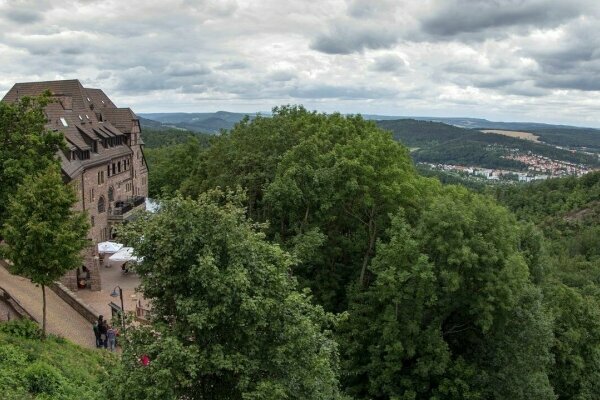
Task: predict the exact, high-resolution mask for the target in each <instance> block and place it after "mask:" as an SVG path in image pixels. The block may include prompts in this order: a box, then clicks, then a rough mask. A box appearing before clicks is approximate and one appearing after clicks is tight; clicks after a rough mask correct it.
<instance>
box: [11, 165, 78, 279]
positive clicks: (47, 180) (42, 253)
mask: <svg viewBox="0 0 600 400" xmlns="http://www.w3.org/2000/svg"><path fill="white" fill-rule="evenodd" d="M76 200H77V199H76V196H75V193H74V192H73V190H72V189H71V188H70V187H69V186H67V185H64V184H63V181H62V178H61V175H60V171H59V169H58V167H57V166H51V167H49V168H48V169H46V170H45V171H43V172H41V173H38V174H36V175H33V176H28V177H26V178H25V179H24V181H23V184H21V185H20V186H19V188H18V190H17V192H16V193H15V195H14V196H13V197H12V198H11V199H10V202H9V205H8V213H9V218H8V220H7V221H6V223H5V226H4V230H3V233H4V239H5V246H4V251H5V255H6V257H7V258H8V259H9V260H10V261H12V263H13V264H12V266H11V269H12V271H13V272H14V273H16V274H19V275H23V276H25V277H27V278H29V279H31V281H32V282H33V283H37V284H40V285H49V284H50V283H52V282H54V281H55V280H56V279H58V278H60V277H61V276H62V275H63V274H64V273H65V272H66V271H68V270H70V269H73V268H76V267H77V266H79V264H80V260H81V259H80V251H81V250H82V249H83V248H84V247H85V246H86V245H87V241H86V236H87V231H88V224H87V222H86V221H87V220H86V217H85V215H84V214H83V213H80V212H75V211H73V210H72V207H73V204H74V203H75V201H76Z"/></svg>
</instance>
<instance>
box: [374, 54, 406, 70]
mask: <svg viewBox="0 0 600 400" xmlns="http://www.w3.org/2000/svg"><path fill="white" fill-rule="evenodd" d="M406 67H407V65H406V61H404V59H403V58H402V57H399V56H397V55H393V54H390V55H387V56H382V57H378V58H376V59H375V62H374V63H373V65H372V66H371V69H373V70H374V71H379V72H399V71H403V70H405V69H406Z"/></svg>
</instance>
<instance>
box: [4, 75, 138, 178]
mask: <svg viewBox="0 0 600 400" xmlns="http://www.w3.org/2000/svg"><path fill="white" fill-rule="evenodd" d="M46 90H49V91H50V93H51V95H52V97H53V99H54V102H52V103H50V104H49V105H48V106H47V107H46V108H45V109H44V111H45V113H46V116H47V118H48V122H47V124H46V128H47V129H49V130H54V131H60V132H63V133H64V135H65V139H66V141H67V144H68V146H69V147H70V150H81V151H90V158H89V159H86V160H80V159H75V160H70V159H69V158H68V157H67V155H66V154H62V153H61V160H62V169H63V172H64V173H65V174H66V175H67V176H69V177H70V178H73V177H75V176H76V175H77V174H78V173H79V172H81V170H82V169H85V168H86V167H87V166H92V165H95V164H98V163H101V162H103V161H107V160H110V159H111V158H113V157H119V156H123V155H125V154H131V149H130V148H129V147H128V146H127V145H125V144H122V145H117V146H114V147H107V148H103V146H102V144H101V142H102V140H103V139H109V138H112V137H116V136H124V135H125V134H129V133H131V128H132V127H133V126H134V124H136V123H137V119H138V118H137V116H136V115H135V114H134V113H133V111H131V109H129V108H117V107H116V105H115V104H114V103H113V102H112V101H111V100H110V99H109V98H108V96H106V94H105V93H104V92H103V91H102V90H100V89H89V88H84V87H83V85H82V84H81V83H80V82H79V80H77V79H71V80H63V81H47V82H26V83H16V84H15V85H14V86H13V87H12V88H11V89H10V90H9V91H8V93H7V94H6V95H5V96H4V98H3V99H2V101H6V102H15V101H18V100H19V99H20V98H22V97H24V96H38V95H40V94H42V93H43V92H45V91H46ZM94 142H96V143H97V145H96V146H97V148H98V153H94V152H93V151H92V150H93V148H94Z"/></svg>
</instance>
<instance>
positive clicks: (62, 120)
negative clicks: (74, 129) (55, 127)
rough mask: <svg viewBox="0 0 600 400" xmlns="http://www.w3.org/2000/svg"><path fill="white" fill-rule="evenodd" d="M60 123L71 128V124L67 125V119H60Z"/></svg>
mask: <svg viewBox="0 0 600 400" xmlns="http://www.w3.org/2000/svg"><path fill="white" fill-rule="evenodd" d="M60 122H61V123H62V124H63V126H65V127H67V126H69V124H67V120H66V119H65V117H60Z"/></svg>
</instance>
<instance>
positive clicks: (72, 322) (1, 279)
mask: <svg viewBox="0 0 600 400" xmlns="http://www.w3.org/2000/svg"><path fill="white" fill-rule="evenodd" d="M0 286H2V287H4V288H5V289H6V290H7V291H8V292H9V293H10V294H11V296H13V297H14V298H15V299H17V300H18V301H19V303H21V305H22V306H23V308H25V309H26V310H27V311H28V312H29V313H30V314H31V315H33V317H34V318H36V319H37V320H38V321H41V320H42V289H41V288H39V287H36V286H35V285H34V284H32V283H31V281H30V280H29V279H26V278H22V277H20V276H16V275H12V274H10V273H9V272H8V271H7V270H6V263H5V262H4V261H2V260H0ZM46 299H47V305H46V307H47V330H48V333H52V334H54V335H58V336H62V337H64V338H65V339H68V340H70V341H72V342H73V343H77V344H78V345H80V346H84V347H91V348H95V347H96V341H95V338H94V334H93V331H92V325H91V324H90V323H89V322H88V321H87V320H86V319H85V318H83V317H82V316H81V315H79V313H78V312H77V311H75V310H74V309H73V308H72V307H71V306H70V305H68V304H67V303H65V302H64V301H63V300H62V299H61V298H60V297H58V296H57V295H56V293H54V292H53V291H52V290H50V289H49V288H46Z"/></svg>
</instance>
